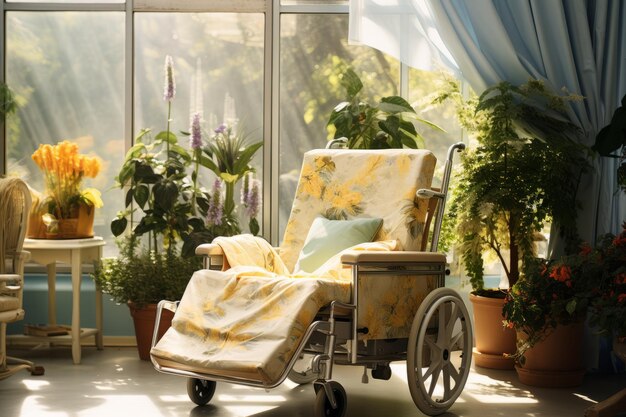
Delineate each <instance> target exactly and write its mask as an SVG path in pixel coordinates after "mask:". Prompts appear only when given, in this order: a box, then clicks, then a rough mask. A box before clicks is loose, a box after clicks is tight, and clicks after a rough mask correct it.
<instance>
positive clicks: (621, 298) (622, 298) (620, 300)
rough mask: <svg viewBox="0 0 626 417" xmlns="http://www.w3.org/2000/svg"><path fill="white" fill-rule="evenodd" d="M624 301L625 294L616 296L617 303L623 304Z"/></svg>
mask: <svg viewBox="0 0 626 417" xmlns="http://www.w3.org/2000/svg"><path fill="white" fill-rule="evenodd" d="M624 301H626V294H620V295H618V296H617V302H618V303H623V302H624Z"/></svg>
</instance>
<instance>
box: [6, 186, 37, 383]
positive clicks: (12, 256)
mask: <svg viewBox="0 0 626 417" xmlns="http://www.w3.org/2000/svg"><path fill="white" fill-rule="evenodd" d="M30 205H31V197H30V191H29V189H28V186H27V185H26V183H24V181H22V180H20V179H19V178H0V380H2V379H5V378H8V377H9V376H11V375H13V374H15V373H16V372H18V371H20V370H22V369H28V370H29V371H30V373H31V374H32V375H43V373H44V369H43V368H42V367H40V366H35V364H33V363H32V362H29V361H25V360H22V359H17V358H10V357H8V356H7V349H6V331H7V324H8V323H12V322H15V321H18V320H22V319H23V318H24V309H23V308H22V294H23V289H24V263H25V262H26V260H27V259H28V256H29V253H28V252H24V251H23V250H22V245H23V243H24V236H25V234H26V227H27V222H28V213H29V210H30ZM9 364H11V365H9Z"/></svg>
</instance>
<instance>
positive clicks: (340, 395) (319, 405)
mask: <svg viewBox="0 0 626 417" xmlns="http://www.w3.org/2000/svg"><path fill="white" fill-rule="evenodd" d="M329 384H330V388H331V389H332V390H333V394H334V395H335V401H336V402H337V408H333V406H332V405H331V404H330V400H329V399H328V397H327V396H326V390H325V389H324V388H320V389H318V390H317V396H316V397H315V416H316V417H343V416H345V415H346V409H347V405H348V401H347V398H346V390H344V389H343V387H342V386H341V384H339V383H338V382H335V381H330V382H329Z"/></svg>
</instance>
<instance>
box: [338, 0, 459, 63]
mask: <svg viewBox="0 0 626 417" xmlns="http://www.w3.org/2000/svg"><path fill="white" fill-rule="evenodd" d="M349 16H350V29H349V35H348V41H349V43H350V44H351V45H357V44H364V45H367V46H371V47H373V48H376V49H378V50H380V51H383V52H385V53H386V54H389V55H391V56H393V57H394V58H397V59H399V60H400V61H402V62H404V63H405V64H407V65H409V66H411V67H413V68H418V69H423V70H433V69H436V68H439V67H441V66H443V67H445V68H447V69H449V70H452V71H453V72H457V73H458V69H459V67H458V65H457V64H456V62H455V60H454V58H453V57H452V55H451V54H450V52H449V51H448V49H447V48H446V46H445V45H444V43H443V41H442V40H441V38H440V37H439V32H438V30H437V28H436V26H435V21H434V18H433V14H432V13H431V11H430V9H429V7H428V5H427V3H426V0H350V14H349Z"/></svg>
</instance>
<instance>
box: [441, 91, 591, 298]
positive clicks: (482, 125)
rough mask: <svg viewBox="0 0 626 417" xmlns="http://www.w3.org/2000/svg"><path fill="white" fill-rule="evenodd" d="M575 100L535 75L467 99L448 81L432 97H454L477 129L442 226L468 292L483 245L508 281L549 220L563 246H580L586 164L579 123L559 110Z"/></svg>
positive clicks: (478, 280)
mask: <svg viewBox="0 0 626 417" xmlns="http://www.w3.org/2000/svg"><path fill="white" fill-rule="evenodd" d="M578 99H580V98H579V97H577V96H574V95H571V94H566V95H558V94H554V93H552V92H550V91H548V90H547V89H546V87H545V86H544V85H543V84H542V83H540V82H538V81H529V82H528V83H527V84H524V85H521V86H514V85H511V84H510V83H506V82H503V83H500V84H498V85H496V86H493V87H491V88H489V89H487V90H486V91H485V92H483V94H482V95H481V96H480V97H475V96H474V97H471V98H470V99H468V100H465V99H464V98H463V96H462V95H461V93H460V91H459V87H458V84H457V83H456V82H452V81H451V82H450V83H449V84H448V86H447V87H446V88H445V89H444V90H443V91H442V92H441V93H440V94H439V96H438V97H437V98H436V100H435V101H436V102H443V101H447V100H452V101H454V102H455V103H456V105H457V112H458V117H459V120H460V122H461V124H462V125H463V126H464V127H465V128H466V129H468V130H469V131H470V132H473V133H475V134H476V141H477V144H476V146H474V147H473V148H472V149H469V150H466V151H465V152H464V153H462V154H461V161H462V168H463V169H462V171H461V172H460V174H459V176H458V177H457V179H458V180H457V185H456V187H455V189H454V193H453V195H452V199H451V204H450V218H449V222H450V225H448V227H450V228H453V229H454V230H455V231H456V241H457V244H458V247H459V249H460V252H461V255H462V258H463V264H464V266H465V269H466V272H467V275H468V276H469V278H470V282H471V285H472V288H473V290H474V291H478V292H480V291H481V290H483V286H484V283H483V275H484V271H483V254H484V253H485V252H487V251H493V252H494V253H495V254H496V256H497V257H498V258H499V260H500V262H501V263H502V266H503V268H504V270H505V272H506V275H507V278H508V280H509V286H513V285H514V284H515V282H517V280H518V279H519V277H520V263H521V265H525V264H527V263H528V262H530V261H531V260H532V259H533V257H534V255H535V253H534V252H535V251H534V241H535V237H536V235H537V233H538V232H539V231H540V230H541V229H542V228H543V226H544V224H545V223H546V222H548V221H552V223H553V224H556V225H557V226H558V230H559V232H560V235H561V236H562V237H563V238H564V239H565V240H566V242H567V250H568V251H572V250H574V249H575V248H576V247H577V246H578V243H579V240H578V234H577V227H576V217H577V207H578V203H577V200H576V194H577V191H578V183H579V179H580V176H581V174H582V172H583V171H584V170H585V169H586V167H587V166H588V163H587V160H586V150H585V148H584V147H583V146H581V145H579V144H578V143H577V141H576V140H575V138H576V137H577V135H579V134H580V132H579V129H578V128H577V126H576V125H574V124H573V123H572V122H571V121H569V119H568V118H567V115H566V113H565V103H566V102H567V101H570V100H578ZM507 250H508V253H509V255H508V259H505V256H506V251H507ZM507 265H510V266H507Z"/></svg>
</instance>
